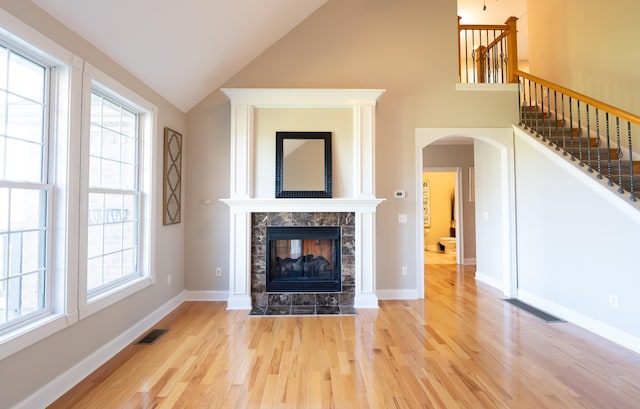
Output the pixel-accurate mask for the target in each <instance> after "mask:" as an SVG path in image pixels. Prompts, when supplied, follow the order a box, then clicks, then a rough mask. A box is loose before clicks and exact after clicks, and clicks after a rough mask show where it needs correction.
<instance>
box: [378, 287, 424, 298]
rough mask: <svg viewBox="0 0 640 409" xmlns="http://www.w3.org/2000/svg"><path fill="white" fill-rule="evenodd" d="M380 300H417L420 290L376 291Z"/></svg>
mask: <svg viewBox="0 0 640 409" xmlns="http://www.w3.org/2000/svg"><path fill="white" fill-rule="evenodd" d="M376 294H377V295H378V298H379V299H381V300H417V299H418V298H419V297H418V290H417V289H415V288H409V289H404V288H399V289H396V290H376Z"/></svg>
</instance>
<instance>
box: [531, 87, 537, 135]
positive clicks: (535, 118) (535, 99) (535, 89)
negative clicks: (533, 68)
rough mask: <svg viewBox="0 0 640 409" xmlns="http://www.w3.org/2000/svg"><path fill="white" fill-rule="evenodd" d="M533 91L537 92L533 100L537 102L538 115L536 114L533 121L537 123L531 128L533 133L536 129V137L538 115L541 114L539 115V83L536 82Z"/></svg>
mask: <svg viewBox="0 0 640 409" xmlns="http://www.w3.org/2000/svg"><path fill="white" fill-rule="evenodd" d="M533 91H534V92H535V95H534V97H533V101H534V102H535V103H536V115H535V117H534V118H532V119H534V121H532V122H534V123H535V126H533V127H532V128H531V133H534V131H535V133H536V137H538V117H539V115H538V84H535V85H534V86H533ZM534 128H535V129H534Z"/></svg>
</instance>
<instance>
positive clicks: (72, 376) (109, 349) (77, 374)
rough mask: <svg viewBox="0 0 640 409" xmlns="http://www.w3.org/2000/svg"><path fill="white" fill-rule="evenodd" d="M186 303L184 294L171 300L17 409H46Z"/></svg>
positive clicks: (27, 399) (33, 395)
mask: <svg viewBox="0 0 640 409" xmlns="http://www.w3.org/2000/svg"><path fill="white" fill-rule="evenodd" d="M184 301H185V294H184V291H183V292H181V293H180V294H178V295H176V296H175V297H173V298H172V299H171V300H169V301H167V302H166V303H165V304H163V305H162V306H160V307H159V308H158V309H156V310H155V311H153V312H151V313H150V314H148V315H147V316H145V317H144V318H143V319H141V320H140V321H138V322H137V323H136V324H134V325H133V326H132V327H130V328H129V329H127V330H125V331H124V332H122V333H121V334H120V335H118V336H117V337H116V338H114V339H112V340H111V341H109V342H107V343H106V344H104V345H103V346H102V347H101V348H99V349H98V350H96V351H95V352H93V353H92V354H91V355H89V356H88V357H86V358H85V359H83V360H82V361H80V362H78V363H77V364H76V365H74V366H73V367H72V368H71V369H69V370H68V371H66V372H64V373H62V374H60V375H59V376H57V377H56V378H55V379H53V380H52V381H51V382H49V383H47V384H46V385H45V386H43V387H42V388H40V389H39V390H38V391H36V392H35V393H33V394H32V395H31V396H29V397H28V398H26V399H25V400H23V401H22V402H20V403H18V404H17V405H16V406H14V407H13V409H30V408H44V407H46V406H48V405H50V404H51V403H53V402H54V401H55V400H56V399H58V398H59V397H60V396H62V395H63V394H64V393H66V392H67V391H68V390H69V389H71V388H73V387H74V386H75V385H77V384H78V383H79V382H80V381H82V380H83V379H84V378H86V377H87V376H89V375H90V374H91V373H92V372H93V371H95V370H96V369H98V368H99V367H100V366H102V365H104V364H105V363H106V362H107V361H108V360H109V359H111V358H113V357H114V356H115V355H116V354H117V353H118V352H120V351H122V350H123V349H124V348H126V347H127V346H128V345H129V344H131V343H132V342H133V341H135V340H136V339H138V338H139V337H140V336H141V335H143V334H144V333H145V332H146V331H147V330H148V329H149V328H151V327H152V326H154V325H155V324H156V323H157V322H158V321H160V320H161V319H162V318H164V317H166V316H167V315H168V314H169V313H171V312H172V311H173V310H175V309H176V308H178V307H179V306H180V305H181V304H182V303H183V302H184Z"/></svg>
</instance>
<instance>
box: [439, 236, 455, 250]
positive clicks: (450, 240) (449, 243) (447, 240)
mask: <svg viewBox="0 0 640 409" xmlns="http://www.w3.org/2000/svg"><path fill="white" fill-rule="evenodd" d="M438 244H440V245H441V246H442V247H444V252H445V253H448V254H455V252H456V238H455V237H440V238H439V239H438Z"/></svg>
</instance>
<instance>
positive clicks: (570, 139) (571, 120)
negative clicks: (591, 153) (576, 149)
mask: <svg viewBox="0 0 640 409" xmlns="http://www.w3.org/2000/svg"><path fill="white" fill-rule="evenodd" d="M569 153H570V154H571V160H572V161H574V162H575V160H576V157H575V156H574V154H573V102H572V99H571V97H569Z"/></svg>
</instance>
